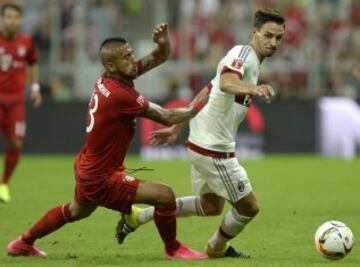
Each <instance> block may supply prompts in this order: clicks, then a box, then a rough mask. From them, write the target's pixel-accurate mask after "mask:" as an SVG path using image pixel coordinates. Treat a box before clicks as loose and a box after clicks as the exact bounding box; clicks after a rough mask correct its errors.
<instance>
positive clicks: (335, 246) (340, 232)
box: [315, 221, 355, 260]
mask: <svg viewBox="0 0 360 267" xmlns="http://www.w3.org/2000/svg"><path fill="white" fill-rule="evenodd" d="M354 241H355V238H354V235H353V233H352V231H351V230H350V228H349V227H348V226H347V225H346V224H345V223H343V222H340V221H328V222H325V223H324V224H322V225H320V227H319V228H318V229H317V231H316V233H315V246H316V249H317V251H318V252H319V253H320V254H321V255H322V256H324V257H325V258H327V259H330V260H338V259H342V258H344V257H345V256H346V255H347V254H349V253H350V251H351V249H352V247H353V245H354Z"/></svg>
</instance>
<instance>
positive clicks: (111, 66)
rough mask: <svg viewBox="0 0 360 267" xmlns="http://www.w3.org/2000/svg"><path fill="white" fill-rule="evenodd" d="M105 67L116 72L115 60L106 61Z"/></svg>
mask: <svg viewBox="0 0 360 267" xmlns="http://www.w3.org/2000/svg"><path fill="white" fill-rule="evenodd" d="M105 68H106V69H107V70H108V71H109V72H115V71H116V67H115V64H114V63H113V62H110V61H108V62H106V63H105Z"/></svg>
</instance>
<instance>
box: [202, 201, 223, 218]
mask: <svg viewBox="0 0 360 267" xmlns="http://www.w3.org/2000/svg"><path fill="white" fill-rule="evenodd" d="M201 208H202V210H203V212H204V214H205V216H218V215H220V214H221V213H222V210H223V207H222V206H219V205H210V204H202V205H201Z"/></svg>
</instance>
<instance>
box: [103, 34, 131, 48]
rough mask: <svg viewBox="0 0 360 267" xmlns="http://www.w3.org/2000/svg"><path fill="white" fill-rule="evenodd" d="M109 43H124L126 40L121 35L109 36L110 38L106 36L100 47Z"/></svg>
mask: <svg viewBox="0 0 360 267" xmlns="http://www.w3.org/2000/svg"><path fill="white" fill-rule="evenodd" d="M110 43H121V44H126V43H127V41H126V40H125V39H124V38H122V37H110V38H106V39H105V40H104V41H103V42H102V43H101V45H100V49H102V48H103V47H104V46H105V45H107V44H110Z"/></svg>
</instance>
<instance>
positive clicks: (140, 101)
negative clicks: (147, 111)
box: [136, 95, 145, 107]
mask: <svg viewBox="0 0 360 267" xmlns="http://www.w3.org/2000/svg"><path fill="white" fill-rule="evenodd" d="M136 102H137V103H138V104H139V105H140V106H142V107H143V106H144V105H145V98H144V97H143V96H142V95H139V96H138V98H137V99H136Z"/></svg>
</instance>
